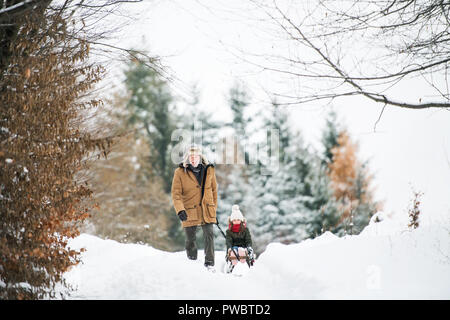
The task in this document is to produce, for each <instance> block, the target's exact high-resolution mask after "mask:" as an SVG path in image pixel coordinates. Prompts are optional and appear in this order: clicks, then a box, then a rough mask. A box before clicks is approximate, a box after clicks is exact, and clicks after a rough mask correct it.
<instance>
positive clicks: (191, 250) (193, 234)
mask: <svg viewBox="0 0 450 320" xmlns="http://www.w3.org/2000/svg"><path fill="white" fill-rule="evenodd" d="M213 226H214V224H213V223H207V224H203V225H202V230H203V238H204V241H205V265H209V266H213V265H214V230H213ZM184 232H185V233H186V253H187V256H188V258H189V259H192V260H195V259H197V244H196V239H197V226H193V227H186V228H184Z"/></svg>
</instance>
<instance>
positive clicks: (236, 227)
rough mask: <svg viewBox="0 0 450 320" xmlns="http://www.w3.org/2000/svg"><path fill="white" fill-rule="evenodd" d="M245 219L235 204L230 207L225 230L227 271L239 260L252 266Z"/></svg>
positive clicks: (249, 241) (250, 244)
mask: <svg viewBox="0 0 450 320" xmlns="http://www.w3.org/2000/svg"><path fill="white" fill-rule="evenodd" d="M246 222H247V220H246V219H245V218H244V216H243V215H242V213H241V211H240V210H239V206H238V205H237V204H235V205H233V206H232V207H231V215H230V216H229V217H228V230H227V232H226V246H227V256H226V260H227V263H228V265H227V267H228V268H227V272H228V273H230V272H232V271H233V269H234V267H235V266H236V264H237V263H238V260H239V261H240V262H247V264H248V266H249V267H250V266H253V264H254V262H255V256H254V253H253V249H252V237H251V235H250V230H249V229H248V228H247V223H246Z"/></svg>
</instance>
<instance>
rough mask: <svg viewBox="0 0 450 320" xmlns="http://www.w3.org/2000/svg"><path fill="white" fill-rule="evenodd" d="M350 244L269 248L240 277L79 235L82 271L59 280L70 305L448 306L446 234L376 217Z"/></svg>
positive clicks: (179, 256) (219, 263) (220, 256)
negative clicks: (299, 302) (293, 302)
mask: <svg viewBox="0 0 450 320" xmlns="http://www.w3.org/2000/svg"><path fill="white" fill-rule="evenodd" d="M380 220H382V221H381V222H378V223H375V222H374V221H372V222H371V224H370V225H369V226H367V227H366V229H364V231H363V232H362V233H361V234H360V235H358V236H346V237H343V238H339V237H336V236H335V235H333V234H331V233H329V232H326V233H324V234H323V235H322V236H320V237H318V238H315V239H313V240H305V241H303V242H301V243H298V244H293V245H282V244H279V243H272V244H270V245H269V246H268V247H267V249H266V251H265V252H264V253H262V254H261V256H260V257H259V258H258V259H257V261H256V264H255V266H254V268H253V269H252V270H250V271H249V270H248V268H247V267H246V266H245V265H243V264H241V265H240V269H239V271H240V272H244V273H245V274H244V275H243V276H242V277H235V276H233V275H229V274H225V273H223V272H222V267H223V264H224V252H223V251H219V252H216V268H217V272H216V273H209V272H207V271H205V269H204V267H203V264H202V262H203V252H202V251H200V252H199V259H198V260H197V261H190V260H188V259H187V258H186V256H185V253H184V252H176V253H169V252H164V251H160V250H156V249H154V248H151V247H148V246H145V245H137V244H121V243H118V242H115V241H112V240H102V239H99V238H97V237H94V236H90V235H87V234H83V235H81V236H79V237H78V238H76V239H73V240H72V241H71V242H70V244H69V246H71V247H73V248H81V247H85V248H86V249H87V251H86V252H84V253H83V262H84V263H83V264H81V265H79V266H77V267H75V268H73V269H72V270H71V271H69V272H68V273H66V280H67V281H68V282H69V283H70V284H72V285H74V286H75V287H76V288H77V291H76V292H75V293H74V294H73V295H72V296H71V297H70V298H72V299H175V300H179V299H206V300H208V299H450V226H449V224H447V226H446V225H443V224H438V223H437V224H434V225H429V226H421V227H419V228H418V229H416V230H413V231H410V230H407V229H406V228H404V227H403V226H404V225H405V224H403V223H399V221H395V220H392V219H389V218H387V217H385V216H383V217H382V219H380Z"/></svg>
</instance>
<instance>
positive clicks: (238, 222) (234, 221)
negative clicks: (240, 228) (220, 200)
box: [233, 219, 241, 224]
mask: <svg viewBox="0 0 450 320" xmlns="http://www.w3.org/2000/svg"><path fill="white" fill-rule="evenodd" d="M240 223H241V220H239V219H234V220H233V224H240Z"/></svg>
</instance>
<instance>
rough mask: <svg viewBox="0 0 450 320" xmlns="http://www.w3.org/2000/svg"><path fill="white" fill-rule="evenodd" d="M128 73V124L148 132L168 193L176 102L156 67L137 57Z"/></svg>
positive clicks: (151, 154) (160, 174)
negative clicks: (172, 111)
mask: <svg viewBox="0 0 450 320" xmlns="http://www.w3.org/2000/svg"><path fill="white" fill-rule="evenodd" d="M125 76H126V80H125V84H126V87H127V89H128V91H129V92H130V99H129V102H128V104H127V107H128V109H129V111H130V118H129V123H130V124H131V125H137V126H138V129H139V130H142V129H144V132H145V133H146V134H147V136H148V138H149V143H150V161H151V162H152V163H153V167H154V168H155V171H154V173H155V174H156V175H157V176H159V177H160V178H161V179H162V181H163V183H164V190H165V191H166V193H169V192H170V188H171V182H172V179H171V175H172V174H173V172H172V171H173V166H172V162H171V158H170V151H171V147H172V144H173V143H172V141H171V135H172V131H173V130H174V129H175V127H174V123H173V118H172V117H171V113H170V110H169V108H170V106H171V103H172V101H173V97H172V94H171V92H170V90H169V86H168V84H167V82H166V81H165V80H164V79H162V77H161V76H160V75H159V74H158V73H157V72H156V71H155V70H153V69H150V68H149V67H147V66H146V65H145V64H143V63H142V62H141V61H137V60H135V59H131V61H130V62H129V63H128V65H127V69H126V71H125Z"/></svg>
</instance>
